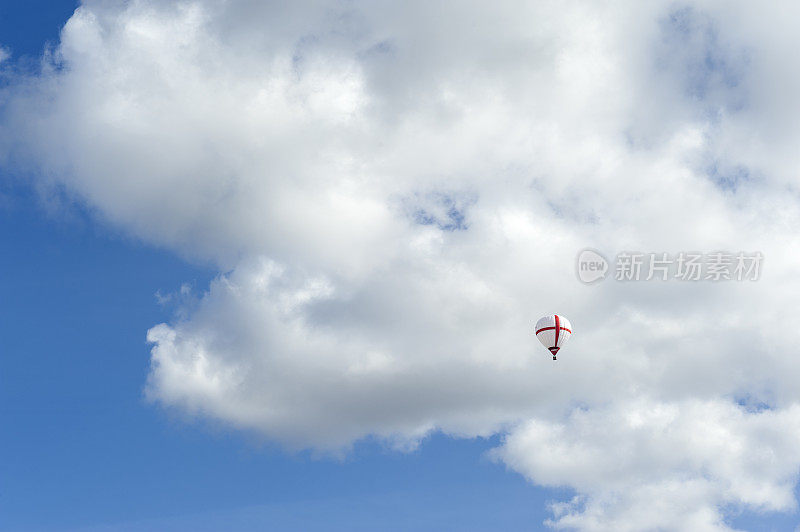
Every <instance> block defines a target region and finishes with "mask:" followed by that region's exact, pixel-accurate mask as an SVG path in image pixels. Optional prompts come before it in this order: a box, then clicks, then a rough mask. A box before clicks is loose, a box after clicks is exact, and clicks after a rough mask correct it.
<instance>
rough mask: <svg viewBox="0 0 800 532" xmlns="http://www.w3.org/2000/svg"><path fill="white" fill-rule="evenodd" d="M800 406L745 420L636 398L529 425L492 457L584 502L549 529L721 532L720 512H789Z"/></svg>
mask: <svg viewBox="0 0 800 532" xmlns="http://www.w3.org/2000/svg"><path fill="white" fill-rule="evenodd" d="M798 438H800V406H798V405H794V406H792V407H790V408H786V409H783V410H781V411H770V410H765V411H761V412H747V411H746V410H745V409H743V408H741V407H738V406H737V405H733V404H731V403H730V402H728V401H722V400H705V401H700V400H685V401H678V402H661V401H652V400H648V399H644V398H640V399H636V400H634V401H631V402H630V403H623V402H618V403H614V404H612V405H609V406H605V407H599V408H596V409H590V410H583V409H578V410H574V411H573V412H572V413H571V414H570V415H569V416H568V418H567V419H566V420H565V421H560V422H547V421H544V422H543V421H539V420H531V421H528V422H526V423H524V424H522V425H521V426H519V427H517V428H516V429H515V430H514V431H513V432H512V433H511V434H510V435H509V436H508V437H507V439H506V441H505V444H504V445H503V447H502V448H500V449H497V450H495V453H494V455H495V456H496V457H497V458H499V459H501V460H503V461H504V462H505V463H506V464H507V465H508V466H509V467H511V468H513V469H515V470H517V471H520V472H522V473H523V474H525V475H526V476H527V477H528V478H530V479H532V480H534V481H536V482H538V483H541V484H544V485H551V486H563V485H566V486H571V487H573V488H575V489H576V490H578V491H579V492H580V493H582V494H583V496H582V497H576V498H575V499H574V500H573V501H570V502H568V503H565V504H556V505H555V507H554V514H555V519H554V521H553V522H552V523H551V524H552V525H554V526H555V527H556V528H579V529H586V530H620V531H622V530H647V529H649V528H651V527H653V526H654V525H656V524H657V525H658V526H660V527H662V528H666V529H670V530H718V529H720V530H727V529H728V527H727V526H726V525H725V524H724V521H723V517H724V515H723V512H722V510H721V509H724V508H725V507H726V505H730V504H737V505H740V504H745V505H748V506H749V507H751V508H754V509H760V510H766V511H788V510H794V509H795V507H796V502H795V500H794V487H795V483H796V482H797V469H798V466H800V451H798V447H797V440H798Z"/></svg>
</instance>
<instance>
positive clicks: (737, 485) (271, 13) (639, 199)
mask: <svg viewBox="0 0 800 532" xmlns="http://www.w3.org/2000/svg"><path fill="white" fill-rule="evenodd" d="M748 9H752V8H750V7H749V6H748V5H746V4H742V5H740V6H736V7H735V9H733V8H727V4H726V9H722V7H720V6H718V5H716V3H714V2H707V3H703V4H698V5H695V6H691V7H682V6H678V5H675V4H673V3H671V2H663V3H640V2H631V3H630V4H628V5H625V4H614V5H605V6H601V5H594V4H593V3H582V2H567V3H559V4H558V5H550V4H545V3H538V4H532V3H529V2H520V3H508V4H503V5H502V6H492V7H491V8H490V7H488V6H487V5H485V4H484V3H474V4H469V3H460V4H458V6H453V5H451V4H450V3H439V4H437V3H433V4H432V3H430V2H421V3H404V4H403V5H402V7H399V5H397V4H393V3H385V4H381V3H373V2H368V3H363V4H362V3H352V4H346V5H344V4H340V3H326V2H319V3H309V4H304V5H302V6H301V5H299V4H293V5H291V6H288V7H276V6H274V5H267V4H263V3H261V2H248V1H241V0H240V1H232V2H226V3H223V4H219V3H216V2H204V1H199V0H198V1H193V2H169V1H156V0H152V1H145V0H140V1H138V2H131V3H124V4H123V3H116V2H106V1H99V0H98V1H90V2H85V3H84V5H83V6H82V7H81V8H79V9H78V10H77V11H76V13H75V14H74V16H73V17H72V18H71V19H70V21H69V22H68V23H67V25H66V27H65V28H64V31H63V33H62V36H61V44H60V47H59V48H58V50H57V51H56V53H55V54H54V56H53V57H52V58H51V60H50V61H49V62H48V61H46V62H45V63H44V65H43V69H42V72H41V73H40V74H39V75H37V76H29V77H27V78H19V77H17V78H15V79H14V81H13V82H12V83H10V84H9V85H8V87H6V88H5V89H3V90H4V92H3V94H2V97H3V101H4V106H3V117H2V120H3V126H4V127H3V128H2V133H0V149H2V151H1V152H0V154H2V155H3V157H4V158H5V160H6V161H7V162H9V163H13V164H14V165H17V166H19V165H25V166H27V167H29V168H33V169H34V170H35V171H36V173H37V175H38V176H39V182H40V183H49V184H51V185H55V186H58V187H65V188H66V190H67V191H68V192H69V193H70V194H72V195H74V196H75V197H76V198H79V199H80V200H81V201H84V202H86V203H87V204H88V205H90V206H91V207H92V208H93V209H94V210H95V211H96V212H97V213H98V217H100V218H102V219H104V220H106V221H108V222H110V223H112V224H115V225H116V226H118V227H120V228H122V229H124V230H125V231H127V232H129V233H131V234H133V235H136V236H138V237H140V238H142V239H144V240H146V241H148V242H151V243H153V244H156V245H160V246H166V247H168V248H170V249H173V250H175V251H176V252H178V253H181V254H183V255H184V256H187V257H191V258H193V259H195V260H202V261H206V262H209V263H212V264H214V265H216V266H217V267H218V268H219V270H220V271H221V272H225V273H222V274H220V276H219V277H218V278H217V279H216V280H215V281H214V282H213V283H212V284H211V286H210V287H209V288H208V291H207V292H205V293H204V294H201V295H200V300H199V301H194V300H193V298H191V297H190V295H189V294H181V297H180V298H176V300H178V301H181V300H186V301H190V300H191V301H192V302H191V304H189V303H187V306H186V308H184V309H182V310H181V311H179V313H178V315H177V316H176V318H175V320H174V322H173V323H170V324H161V325H157V326H155V327H153V328H152V329H151V330H150V331H149V333H148V339H149V341H151V342H152V343H153V351H152V362H153V367H152V371H151V373H150V376H149V379H148V384H147V388H146V390H147V394H148V396H149V397H150V398H152V399H153V400H155V401H158V402H160V403H161V404H164V405H167V406H170V407H175V408H177V409H179V410H181V411H185V412H188V413H191V414H199V415H203V416H207V417H209V418H212V419H215V420H219V421H222V422H224V423H228V424H230V425H232V426H234V427H237V428H240V429H244V430H250V431H255V432H257V433H260V434H263V435H264V436H266V437H268V438H270V439H273V440H277V441H280V442H282V443H284V444H286V445H287V446H290V447H312V448H317V449H325V450H337V449H341V448H346V447H347V446H348V445H349V444H350V443H351V442H352V441H354V440H356V439H358V438H362V437H365V436H368V435H377V436H379V437H382V438H385V439H386V440H387V441H389V442H391V443H392V444H395V445H398V446H400V447H407V446H410V445H411V446H413V445H414V444H415V443H416V442H417V441H419V439H420V437H422V436H423V435H425V434H426V433H428V432H430V431H431V430H442V431H445V432H446V433H448V434H452V435H455V436H465V437H469V436H474V435H479V434H483V435H486V434H491V433H495V432H497V431H504V430H510V435H509V437H508V441H507V443H506V444H505V445H504V446H503V447H502V448H501V449H499V450H498V451H497V453H498V456H501V457H502V458H503V460H504V461H505V462H506V463H507V464H509V466H511V467H513V468H515V469H517V470H519V471H520V472H522V473H523V474H525V475H527V476H528V477H529V478H531V479H532V480H533V481H534V482H537V483H541V484H547V485H569V486H572V487H573V488H575V489H576V490H577V491H578V493H579V494H580V498H579V503H578V504H575V505H572V504H569V503H567V504H566V505H565V506H557V507H556V510H557V515H556V521H555V523H556V524H560V525H564V526H572V525H574V526H578V527H582V528H587V529H593V528H595V529H596V528H600V529H602V528H605V529H610V528H616V529H620V528H624V526H623V525H624V524H625V523H629V524H630V525H629V526H628V528H631V529H636V528H646V527H648V526H653V527H657V526H662V527H674V526H678V524H677V523H678V521H674V519H679V518H680V519H683V518H685V519H686V520H685V521H680V526H684V525H685V526H690V527H693V528H695V529H700V528H703V527H705V528H714V527H721V526H723V525H722V521H721V519H722V517H721V516H722V514H721V513H720V510H719V508H720V506H721V505H734V506H735V505H749V506H752V507H755V508H757V509H776V510H786V509H788V508H790V507H792V504H793V503H792V500H791V499H792V494H791V486H792V484H793V483H794V481H795V476H794V473H795V472H796V470H797V467H798V463H797V458H796V456H795V452H794V451H793V450H791V448H790V447H791V446H790V445H788V444H787V443H786V442H787V441H796V437H797V434H796V430H795V429H794V428H793V427H794V426H795V425H794V424H795V423H796V422H795V421H794V420H795V418H796V409H797V408H798V407H797V404H798V402H800V396H798V392H797V389H796V386H795V383H796V382H797V380H798V377H800V364H798V363H797V362H796V357H795V356H794V354H795V350H796V347H795V346H796V345H797V340H798V334H799V333H798V331H797V330H796V327H795V326H794V324H793V319H792V317H793V315H792V312H793V309H794V308H796V299H797V294H798V281H797V275H796V268H795V264H797V263H798V258H800V249H798V244H797V242H796V238H795V236H794V233H795V228H796V227H797V224H798V221H800V211H799V210H798V202H797V190H796V185H795V182H796V155H795V153H794V149H795V148H794V147H796V145H797V140H798V136H800V135H799V134H798V133H800V131H798V130H797V127H796V124H794V122H793V121H792V120H787V119H786V118H785V117H786V116H787V114H788V116H792V115H791V111H792V110H793V109H795V108H796V106H797V98H796V96H795V95H796V94H797V91H790V90H786V87H787V86H788V87H794V86H795V85H796V84H797V80H800V76H798V75H797V72H794V70H792V68H791V67H790V65H792V64H793V61H791V60H790V58H792V57H793V54H794V53H795V52H794V50H795V49H796V48H795V43H796V39H797V38H796V37H795V33H796V32H794V31H793V30H794V28H793V27H792V25H791V24H788V25H787V23H786V21H785V20H784V17H785V15H784V14H783V12H782V11H781V10H778V9H777V8H776V10H775V11H769V10H768V9H766V8H764V9H763V12H762V8H761V7H760V8H759V13H758V15H759V16H753V14H752V13H749V12H748ZM766 21H772V23H773V24H771V25H770V24H769V23H768V22H766ZM776 57H777V58H781V57H782V58H786V61H784V62H780V61H776V60H775V58H776ZM782 111H784V112H782ZM587 246H592V247H594V248H597V249H599V250H601V251H604V252H607V253H610V254H613V253H616V252H618V251H622V250H641V251H653V252H659V251H670V252H677V251H681V250H687V251H690V250H701V251H715V250H717V249H730V250H732V251H739V250H742V251H757V250H758V251H761V252H763V253H764V256H765V264H764V274H763V277H762V279H761V280H760V281H759V282H757V283H716V284H715V283H698V284H680V283H676V282H669V283H630V284H624V283H616V282H613V281H610V280H607V281H604V282H601V283H600V284H599V285H597V286H593V287H587V286H584V285H582V284H580V283H579V282H578V281H577V279H576V278H575V275H574V270H573V261H574V260H575V256H576V254H577V253H578V251H579V250H581V249H583V248H585V247H587ZM553 311H558V312H560V313H563V314H565V315H567V316H569V317H570V319H571V321H572V323H573V324H574V326H575V330H576V334H575V335H574V337H573V339H572V340H571V342H570V345H569V346H568V348H567V349H566V350H565V351H563V354H562V357H561V359H560V360H559V361H558V363H557V364H553V363H552V361H551V360H548V358H547V356H546V355H547V353H546V352H544V351H542V350H541V348H540V347H539V346H538V344H537V342H536V341H535V338H534V337H533V335H532V330H531V327H532V324H533V323H534V322H535V320H536V318H538V317H539V316H540V315H542V314H545V313H549V312H553ZM736 401H739V402H742V403H745V404H746V405H751V406H752V405H754V404H758V403H768V404H769V405H770V406H771V407H772V410H770V411H768V412H764V413H759V414H752V413H751V414H747V413H744V412H742V411H741V410H740V409H739V407H738V406H736ZM576 405H579V406H580V408H579V409H578V410H575V408H576ZM637 416H639V417H641V418H642V419H643V420H644V421H642V425H641V427H639V428H637V427H632V426H629V425H626V424H625V423H622V422H621V421H620V420H629V419H633V418H635V417H637ZM659 416H661V417H659ZM705 420H711V422H712V425H710V427H717V428H718V430H719V433H720V434H723V435H724V438H729V440H730V445H732V446H740V447H741V448H742V449H751V448H755V447H757V446H758V442H759V441H760V442H761V443H763V447H764V448H766V449H771V450H772V451H771V452H773V453H774V457H775V460H776V462H775V463H777V464H780V465H781V468H782V469H781V470H780V471H778V470H774V469H770V468H769V467H767V468H766V469H763V470H762V469H760V468H761V467H762V466H764V464H765V463H766V462H764V461H763V460H762V459H761V458H757V457H756V458H753V460H754V461H753V462H749V461H746V460H743V459H742V456H744V455H742V454H737V453H738V451H734V450H731V449H730V448H729V447H730V445H728V444H727V443H725V441H727V440H725V441H717V442H716V443H714V442H712V443H711V444H709V443H708V442H706V441H705V440H704V439H703V438H696V437H693V436H692V434H693V433H694V432H695V429H697V427H699V426H701V425H702V424H703V422H704V421H705ZM609 423H610V424H612V425H614V426H613V429H614V430H609V431H605V430H604V429H601V428H600V427H605V426H606V425H607V424H609ZM617 425H619V426H617ZM788 427H792V428H791V430H789V428H788ZM757 428H763V429H764V433H763V434H760V435H759V436H758V437H756V435H755V434H756V429H757ZM767 429H768V430H767ZM698 430H699V429H698ZM703 430H705V429H703ZM708 430H711V429H710V428H708ZM664 431H672V432H670V435H669V438H667V441H668V442H669V445H670V446H673V447H674V446H679V445H680V446H683V447H684V448H685V453H684V456H685V458H675V456H674V454H672V453H671V452H668V451H667V450H664V448H663V445H664V443H663V442H662V441H661V439H662V433H663V432H664ZM701 432H703V431H701ZM703 433H704V434H705V433H707V432H703ZM601 436H602V437H601ZM631 438H635V439H636V441H637V442H640V443H638V444H637V446H635V448H634V451H635V452H633V453H632V454H631V453H622V452H621V451H620V449H628V448H629V447H630V441H629V440H630V439H631ZM759 438H761V440H759ZM540 443H547V444H548V445H551V446H552V447H553V448H554V449H555V450H556V451H557V452H559V453H561V459H560V460H553V461H551V462H546V463H545V462H541V461H542V460H546V459H545V458H544V457H543V456H542V455H539V454H538V453H539V452H540V450H539V449H537V448H536V447H537V446H538V444H540ZM575 450H578V451H580V453H578V455H577V456H573V451H575ZM586 457H590V458H591V459H592V460H597V463H596V464H595V463H592V464H588V463H587V462H586V460H584V458H586ZM629 458H631V461H628V459H629ZM587 460H588V458H587ZM760 460H761V461H760ZM764 460H766V459H764ZM764 467H766V466H764ZM619 472H621V474H616V473H619ZM612 473H615V474H613V475H612ZM609 475H612V476H615V477H617V480H616V481H615V482H614V483H613V485H608V484H607V483H606V482H605V481H604V477H607V476H609ZM642 486H643V487H644V488H643V489H637V488H640V487H642ZM787 490H788V491H787ZM665 494H666V495H665ZM668 495H669V496H668ZM654 498H657V499H658V500H659V501H661V503H660V504H663V506H664V511H660V512H653V511H650V508H651V507H652V504H653V500H654ZM633 524H635V526H634V525H633Z"/></svg>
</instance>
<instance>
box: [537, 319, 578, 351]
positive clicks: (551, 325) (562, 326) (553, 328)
mask: <svg viewBox="0 0 800 532" xmlns="http://www.w3.org/2000/svg"><path fill="white" fill-rule="evenodd" d="M571 335H572V325H571V324H570V323H569V320H568V319H567V318H565V317H564V316H559V315H558V314H551V315H550V316H545V317H544V318H542V319H540V320H539V321H537V322H536V338H538V339H539V341H540V342H542V345H543V346H545V347H546V348H547V349H548V350H549V351H550V353H552V354H553V360H555V359H556V354H557V353H558V350H559V349H561V346H563V345H564V344H565V343H566V341H567V340H569V337H570V336H571Z"/></svg>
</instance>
